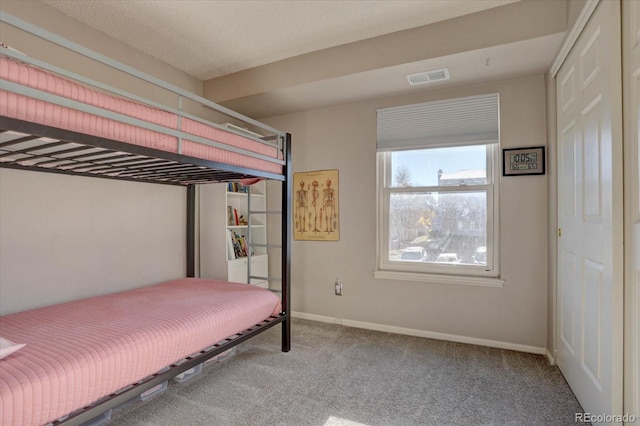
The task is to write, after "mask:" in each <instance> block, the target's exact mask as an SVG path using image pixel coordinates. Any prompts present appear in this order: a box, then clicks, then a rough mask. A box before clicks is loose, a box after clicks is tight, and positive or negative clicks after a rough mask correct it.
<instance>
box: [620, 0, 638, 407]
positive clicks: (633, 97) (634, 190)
mask: <svg viewBox="0 0 640 426" xmlns="http://www.w3.org/2000/svg"><path fill="white" fill-rule="evenodd" d="M622 17H623V18H622V64H623V74H622V76H623V82H622V84H623V86H622V88H623V91H622V93H623V108H624V143H625V145H624V152H625V163H624V166H625V172H624V175H625V207H626V211H625V217H626V221H625V227H626V230H625V233H626V235H625V238H626V240H627V241H628V244H627V247H626V252H625V262H626V270H625V272H626V276H625V288H626V295H625V301H626V306H625V312H626V319H625V330H626V336H625V377H626V380H625V406H624V412H625V413H629V414H633V415H635V416H640V172H639V170H638V169H639V167H638V164H639V163H640V159H639V156H640V146H639V143H640V2H639V1H637V0H625V1H624V2H623V3H622Z"/></svg>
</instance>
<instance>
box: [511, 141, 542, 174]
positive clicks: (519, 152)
mask: <svg viewBox="0 0 640 426" xmlns="http://www.w3.org/2000/svg"><path fill="white" fill-rule="evenodd" d="M543 174H545V155H544V146H533V147H527V148H504V149H503V150H502V176H527V175H543Z"/></svg>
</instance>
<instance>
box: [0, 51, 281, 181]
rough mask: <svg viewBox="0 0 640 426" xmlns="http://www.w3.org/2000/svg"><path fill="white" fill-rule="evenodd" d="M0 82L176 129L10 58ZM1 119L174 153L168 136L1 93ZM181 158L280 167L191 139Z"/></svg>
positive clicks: (160, 116) (134, 106)
mask: <svg viewBox="0 0 640 426" xmlns="http://www.w3.org/2000/svg"><path fill="white" fill-rule="evenodd" d="M0 78H2V79H5V80H7V81H11V82H14V83H18V84H22V85H25V86H28V87H31V88H35V89H38V90H42V91H45V92H48V93H52V94H55V95H58V96H62V97H65V98H68V99H72V100H75V101H78V102H82V103H86V104H87V105H91V106H94V107H98V108H103V109H105V110H108V111H112V112H116V113H119V114H123V115H127V116H130V117H133V118H137V119H140V120H144V121H147V122H149V123H153V124H157V125H160V126H164V127H168V128H170V129H176V130H177V129H178V126H179V120H178V116H177V115H176V114H173V113H170V112H167V111H162V110H160V109H157V108H153V107H150V106H146V105H143V104H140V103H137V102H133V101H130V100H127V99H123V98H119V97H116V96H111V95H108V94H105V93H103V92H99V91H97V90H94V89H91V88H89V87H87V86H84V85H81V84H78V83H76V82H73V81H70V80H68V79H65V78H63V77H60V76H58V75H56V74H52V73H49V72H47V71H44V70H42V69H39V68H36V67H33V66H30V65H27V64H24V63H22V62H17V61H15V60H13V58H9V57H5V56H0ZM0 116H5V117H10V118H15V119H19V120H23V121H28V122H33V123H38V124H43V125H46V126H51V127H56V128H60V129H65V130H70V131H74V132H78V133H83V134H88V135H93V136H99V137H103V138H107V139H112V140H116V141H120V142H126V143H130V144H134V145H141V146H144V147H147V148H154V149H159V150H163V151H168V152H172V153H178V139H177V138H175V137H173V136H170V135H165V134H162V133H158V132H155V131H152V130H148V129H143V128H140V127H136V126H133V125H130V124H124V123H119V122H117V121H114V120H111V119H107V118H102V117H98V116H96V115H93V114H89V113H86V112H81V111H77V110H74V109H70V108H67V107H62V106H58V105H55V104H51V103H48V102H44V101H41V100H37V99H34V98H30V97H27V96H24V95H18V94H15V93H13V92H9V91H7V90H1V89H0ZM181 127H182V128H181V130H182V131H184V132H186V133H189V134H192V135H196V136H200V137H203V138H207V139H210V140H214V141H216V142H220V143H223V144H225V145H228V146H233V147H237V148H242V149H246V150H249V151H252V152H255V153H258V154H263V155H266V156H268V157H271V158H274V159H277V158H282V155H281V153H280V152H279V151H278V149H277V148H275V147H273V146H269V145H265V144H261V143H259V142H256V141H254V140H251V139H248V138H245V137H242V136H239V135H236V134H234V133H230V132H226V131H224V130H220V129H218V128H215V127H211V126H207V125H205V124H202V123H200V122H197V121H194V120H190V119H188V118H183V119H182V124H181ZM182 154H184V155H188V156H191V157H197V158H202V159H206V160H211V161H217V162H221V163H225V164H231V165H234V166H240V167H247V168H250V169H255V170H260V171H265V172H270V173H275V174H282V165H280V164H277V163H272V162H270V161H266V160H263V159H259V158H254V157H250V156H247V155H243V154H239V153H235V152H230V151H226V150H224V149H221V148H216V147H212V146H209V145H205V144H202V143H198V142H194V141H190V140H188V139H187V138H185V139H183V141H182Z"/></svg>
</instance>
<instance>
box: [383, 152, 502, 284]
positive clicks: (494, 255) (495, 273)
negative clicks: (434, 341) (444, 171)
mask: <svg viewBox="0 0 640 426" xmlns="http://www.w3.org/2000/svg"><path fill="white" fill-rule="evenodd" d="M427 148H428V147H427ZM499 151H500V149H499V144H497V143H496V144H490V145H487V164H488V166H489V167H490V173H488V175H487V184H486V185H470V186H468V187H467V189H470V190H471V189H484V188H486V187H491V186H493V191H491V190H487V209H488V211H487V266H480V265H479V266H475V265H460V266H454V265H435V264H432V263H429V264H426V265H420V266H419V267H417V266H416V265H413V264H410V263H409V262H391V261H389V260H388V247H389V243H388V241H389V235H388V233H389V229H388V226H386V225H387V219H385V218H388V214H389V199H390V197H388V193H390V192H400V191H398V190H397V189H396V190H394V191H390V190H388V189H387V187H390V186H391V178H392V177H391V173H387V170H386V165H387V162H386V161H385V156H386V155H389V154H388V153H385V152H379V153H378V155H377V169H376V173H377V176H378V178H377V191H376V194H377V218H376V223H377V235H376V240H377V269H376V270H375V271H374V278H378V279H391V280H406V281H418V282H429V283H439V284H463V285H473V286H484V287H502V286H503V285H504V280H503V279H501V278H500V262H499V259H500V255H499V254H500V249H499V241H500V239H499V232H498V231H499V226H498V224H499V223H500V221H499V213H500V209H499V194H500V188H499V183H500V179H499V174H498V172H499V169H500V167H499V164H500V163H499ZM488 171H489V170H488ZM385 180H386V182H385ZM458 188H459V187H458ZM431 189H432V190H435V188H431ZM412 190H413V191H415V190H420V188H412ZM437 190H438V191H440V192H444V191H452V189H451V188H447V189H444V190H443V188H442V187H438V188H437ZM489 247H491V249H489Z"/></svg>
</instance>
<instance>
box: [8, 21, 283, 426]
mask: <svg viewBox="0 0 640 426" xmlns="http://www.w3.org/2000/svg"><path fill="white" fill-rule="evenodd" d="M0 22H2V23H5V24H8V25H11V26H13V27H16V28H18V29H20V30H23V31H25V32H27V33H30V34H33V35H36V36H38V37H40V38H42V39H45V40H47V41H50V42H52V43H55V44H57V45H59V46H62V47H64V48H66V49H69V50H72V51H74V52H76V53H79V54H81V55H83V56H87V57H89V58H91V59H93V60H95V61H98V62H100V63H103V64H105V65H108V66H110V67H112V68H115V69H117V70H119V71H122V72H124V73H127V74H130V75H132V76H135V77H137V78H139V79H141V80H144V81H146V82H148V83H151V84H154V85H156V86H159V87H161V88H163V89H165V90H167V91H169V92H173V93H174V94H176V95H177V96H178V99H179V108H178V109H174V108H171V107H167V106H165V105H159V104H157V103H155V102H152V101H149V100H146V99H143V98H141V97H138V96H135V95H131V94H128V93H125V92H123V91H121V90H119V89H116V88H113V87H110V86H107V85H104V84H102V83H99V82H96V81H93V80H90V79H87V78H85V77H83V76H80V75H78V74H75V73H73V72H69V71H67V70H64V69H61V68H58V67H55V66H52V65H50V64H47V63H44V62H42V61H39V60H37V59H34V58H30V57H28V56H25V55H23V54H21V53H19V52H16V51H12V50H8V49H2V52H1V53H2V54H3V55H5V56H9V57H12V58H14V59H16V60H19V61H23V62H26V63H29V64H32V65H34V66H36V67H39V68H43V69H46V70H48V71H51V72H54V73H56V74H60V75H62V76H64V77H68V78H70V79H71V80H75V81H78V82H81V83H85V84H88V85H91V86H94V87H97V88H99V89H102V90H107V91H109V92H112V93H114V94H116V95H120V96H124V97H127V98H129V99H132V100H134V101H136V102H141V103H144V104H147V105H150V106H153V107H156V108H160V109H163V110H165V111H169V112H172V113H175V114H177V115H178V117H179V118H178V120H180V119H181V117H186V118H189V119H191V120H195V121H198V122H201V123H205V124H207V125H211V126H213V127H217V128H221V129H223V130H225V131H227V132H230V133H236V134H239V135H241V136H244V137H247V138H249V139H253V140H255V141H258V142H261V143H270V144H271V145H273V146H277V147H278V148H279V150H280V152H281V153H282V158H281V159H272V158H269V157H266V156H263V155H260V154H256V153H254V152H251V151H246V150H243V149H241V148H234V147H228V146H226V145H222V144H220V143H218V142H215V141H211V140H207V139H204V138H200V137H197V136H194V135H187V134H186V133H183V132H182V131H180V130H175V129H168V128H165V127H162V126H158V125H155V124H150V123H147V122H144V121H141V120H138V119H134V118H131V117H128V116H125V115H121V114H117V113H113V112H111V111H107V110H103V109H100V108H95V107H90V106H89V107H87V106H86V105H83V104H81V103H78V102H75V101H71V100H68V99H66V98H62V97H59V96H56V95H52V94H49V93H46V92H41V91H39V90H35V89H30V88H28V87H26V86H21V85H19V84H15V83H12V82H8V81H5V80H0V83H1V85H2V89H4V90H8V91H12V92H15V93H20V94H24V95H27V96H29V97H33V98H36V99H40V100H44V101H47V102H51V103H54V104H58V105H61V106H66V107H70V108H73V109H80V110H84V111H85V112H89V113H91V114H94V115H98V116H101V117H105V118H109V119H115V120H117V121H121V122H124V123H127V124H133V125H135V126H139V127H143V128H146V129H150V130H154V131H159V132H161V133H165V134H168V135H171V136H175V137H177V138H178V141H179V144H180V143H181V140H182V138H183V137H188V138H189V139H190V140H193V141H196V142H199V143H204V144H207V145H211V146H216V147H220V148H224V149H226V150H230V151H234V152H238V153H242V154H245V155H248V156H252V157H255V158H262V159H266V160H268V161H272V162H275V163H278V164H281V165H282V169H283V173H282V175H278V174H273V173H269V172H264V171H258V170H253V169H248V168H244V167H237V166H232V165H228V164H224V163H219V162H214V161H208V160H204V159H200V158H195V157H191V156H185V155H182V154H180V153H177V154H176V153H170V152H166V151H162V150H157V149H152V148H147V147H143V146H139V145H133V144H128V143H123V142H119V141H115V140H111V139H105V138H101V137H95V136H91V135H86V134H82V133H77V132H73V131H69V130H65V129H59V128H54V127H49V126H45V125H41V124H37V123H32V122H27V121H22V120H17V119H14V118H10V117H4V116H0V167H4V168H12V169H19V170H34V171H43V172H49V173H62V174H70V175H75V176H87V177H99V178H107V179H117V180H129V181H135V182H149V183H156V184H165V185H180V186H183V187H185V189H186V191H187V206H186V208H187V223H186V228H187V238H186V245H187V259H186V265H187V268H186V269H187V273H186V275H187V277H195V269H196V268H195V242H196V238H195V229H196V226H195V224H196V190H195V188H196V185H198V184H203V183H213V182H229V181H237V180H241V179H245V178H256V177H257V178H263V179H273V180H278V181H281V182H282V206H281V208H282V211H281V216H282V235H281V239H282V240H281V246H280V248H281V250H282V256H281V259H282V262H281V277H280V279H279V280H280V282H281V303H282V312H281V313H280V315H279V316H273V317H270V318H267V319H266V320H264V321H262V322H261V323H259V324H256V325H255V326H253V327H251V328H249V329H247V330H245V331H243V332H241V333H238V334H236V335H234V336H230V337H229V338H227V339H225V340H223V341H221V342H218V343H216V344H214V345H212V346H209V347H208V348H205V349H203V350H202V351H201V352H200V353H198V354H195V355H192V356H190V357H188V358H185V359H183V360H180V361H179V362H177V363H176V364H174V365H171V366H169V367H168V368H167V369H165V370H163V371H161V372H159V373H156V374H154V375H152V376H150V377H147V378H145V379H143V380H141V381H139V382H138V383H135V384H132V385H130V386H129V387H127V388H125V389H124V390H121V391H118V392H117V393H115V394H112V395H109V396H107V397H105V398H103V399H101V400H99V401H97V402H95V403H94V404H92V405H90V406H89V407H85V408H83V409H81V410H78V411H75V412H73V413H70V414H69V415H68V416H65V417H64V418H62V419H58V420H56V421H54V422H52V424H53V425H58V424H65V425H82V424H83V423H87V422H88V421H90V420H92V419H94V418H96V417H97V416H99V415H101V414H103V413H105V412H107V411H109V410H110V409H113V408H116V407H118V406H120V405H122V404H123V403H125V402H127V401H129V400H131V399H133V398H135V397H137V396H138V395H140V394H141V393H143V392H145V391H147V390H149V389H152V388H154V387H155V386H157V385H159V384H162V383H163V382H165V381H167V380H168V379H170V378H173V377H175V376H177V375H178V374H180V373H183V372H185V371H188V370H190V369H191V368H193V367H195V366H197V365H198V364H200V363H202V362H204V361H206V360H208V359H211V358H213V357H215V356H216V355H219V354H221V353H223V352H225V351H227V350H228V349H230V348H232V347H234V346H236V345H238V344H239V343H242V342H244V341H245V340H247V339H250V338H251V337H253V336H255V335H257V334H259V333H262V332H263V331H265V330H267V329H269V328H271V327H273V326H275V325H277V324H282V351H283V352H288V351H289V350H290V348H291V321H290V316H291V313H290V306H291V295H290V287H291V283H290V276H291V268H290V259H291V244H290V241H291V236H292V235H291V229H290V227H289V226H288V224H289V214H290V212H291V197H290V194H291V193H292V181H293V179H292V168H291V135H290V134H288V133H285V132H281V131H279V130H276V129H274V128H272V127H270V126H267V125H265V124H263V123H260V122H258V121H256V120H253V119H251V118H249V117H246V116H244V115H242V114H239V113H237V112H234V111H232V110H229V109H227V108H225V107H223V106H221V105H218V104H216V103H214V102H211V101H209V100H208V99H205V98H202V97H200V96H197V95H194V94H192V93H189V92H187V91H185V90H183V89H181V88H179V87H176V86H173V85H171V84H169V83H166V82H163V81H161V80H159V79H157V78H155V77H153V76H151V75H148V74H146V73H143V72H140V71H138V70H136V69H133V68H131V67H129V66H127V65H126V64H123V63H121V62H118V61H115V60H113V59H111V58H108V57H106V56H104V55H101V54H99V53H97V52H94V51H92V50H89V49H87V48H85V47H83V46H81V45H78V44H76V43H74V42H71V41H70V40H67V39H65V38H62V37H60V36H58V35H56V34H53V33H50V32H48V31H46V30H43V29H41V28H39V27H37V26H34V25H32V24H30V23H28V22H26V21H23V20H21V19H19V18H16V17H14V16H11V15H9V14H7V13H4V12H2V13H0ZM5 50H6V52H5ZM183 99H189V100H191V101H195V102H197V103H199V104H201V105H203V106H205V107H207V108H210V109H213V110H215V111H218V112H220V113H222V114H225V115H227V116H230V117H232V118H234V119H237V120H240V121H242V122H244V123H245V124H247V125H251V126H254V127H256V128H258V129H262V130H264V131H266V132H269V133H270V134H272V136H266V137H263V138H258V137H256V136H253V135H250V134H245V133H243V132H240V131H237V130H235V129H233V128H227V127H224V126H222V125H219V124H216V123H212V122H208V121H207V120H204V119H202V118H200V117H196V116H193V115H190V114H188V113H186V112H184V111H183V110H182V101H183ZM12 131H13V132H18V133H23V134H25V135H26V136H23V137H20V138H15V137H13V138H11V137H9V138H4V136H5V133H7V132H12ZM41 138H46V139H45V140H42V139H41ZM52 139H53V141H52ZM21 143H27V144H28V148H24V149H20V150H13V151H11V150H8V149H7V148H9V147H10V146H12V145H13V146H15V145H18V144H21ZM15 155H18V156H19V157H20V158H19V159H15V160H8V158H9V157H12V156H15ZM62 164H63V166H61V165H62ZM248 264H249V266H248V269H249V271H248V272H249V274H248V277H250V276H251V275H250V262H248Z"/></svg>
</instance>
